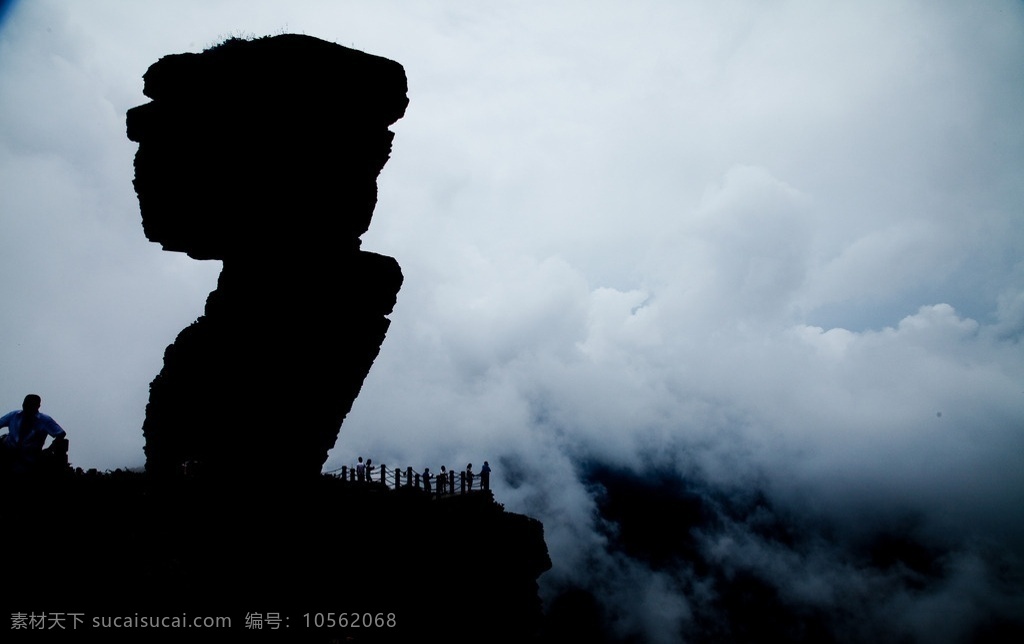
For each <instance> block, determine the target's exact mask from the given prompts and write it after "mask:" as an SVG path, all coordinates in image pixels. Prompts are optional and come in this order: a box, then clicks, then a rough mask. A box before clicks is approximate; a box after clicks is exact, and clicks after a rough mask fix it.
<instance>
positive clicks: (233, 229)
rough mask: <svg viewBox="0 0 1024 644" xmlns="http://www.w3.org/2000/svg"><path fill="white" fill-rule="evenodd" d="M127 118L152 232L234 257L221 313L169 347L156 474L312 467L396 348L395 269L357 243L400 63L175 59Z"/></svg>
mask: <svg viewBox="0 0 1024 644" xmlns="http://www.w3.org/2000/svg"><path fill="white" fill-rule="evenodd" d="M144 79H145V88H144V93H145V94H146V95H147V96H149V97H150V98H152V99H153V101H152V102H150V103H147V104H145V105H141V106H139V107H136V108H133V109H131V110H129V112H128V137H129V138H130V139H131V140H133V141H137V142H139V150H138V153H137V154H136V157H135V190H136V192H137V193H138V196H139V204H140V207H141V210H142V221H143V228H144V229H145V232H146V236H147V237H148V238H149V239H150V240H152V241H155V242H159V243H160V244H161V245H162V246H163V247H164V249H166V250H175V251H183V252H186V253H188V254H189V255H190V256H191V257H195V258H197V259H214V258H215V259H221V260H223V261H224V269H223V272H222V273H221V276H220V280H219V282H218V285H217V290H215V291H214V292H213V293H211V294H210V297H209V299H208V300H207V303H206V311H205V315H204V316H203V317H200V318H199V320H197V321H196V322H195V323H193V324H192V325H191V326H189V327H188V328H186V329H184V330H183V331H182V332H181V334H180V335H179V336H178V338H177V339H176V340H175V342H174V344H172V345H171V346H170V347H168V348H167V352H166V354H165V356H164V368H163V370H162V371H161V372H160V374H159V375H158V376H157V377H156V379H155V380H154V381H153V383H152V385H151V386H150V400H149V405H148V406H147V408H146V421H145V425H144V428H143V429H144V432H145V435H146V459H147V460H146V467H147V470H149V471H150V472H153V473H158V474H167V473H172V472H176V471H179V470H180V469H181V466H182V464H183V463H185V462H196V463H198V465H199V466H200V467H202V468H203V470H204V471H206V472H207V473H209V474H219V475H229V474H232V473H233V472H237V471H238V470H239V469H241V468H247V469H251V468H256V469H259V470H261V474H266V475H267V476H274V477H278V478H293V477H302V476H315V475H316V474H318V473H319V472H320V468H321V466H322V465H323V462H324V461H325V459H326V458H327V452H328V450H330V449H331V448H332V447H333V446H334V443H335V441H336V439H337V437H338V431H339V429H340V427H341V423H342V421H343V420H344V419H345V416H346V415H347V414H348V412H349V410H350V409H351V407H352V403H353V401H354V400H355V397H356V395H357V394H358V393H359V389H360V387H361V386H362V382H363V379H364V378H365V377H366V374H367V373H368V372H369V369H370V366H371V365H372V364H373V360H374V359H375V358H376V356H377V354H378V352H379V350H380V346H381V343H382V342H383V341H384V336H385V333H386V332H387V329H388V325H389V323H390V322H389V320H388V319H387V318H386V317H385V316H386V315H388V314H389V313H390V312H391V310H392V308H393V307H394V304H395V298H396V295H397V293H398V290H399V288H400V286H401V283H402V273H401V270H400V268H399V266H398V263H397V262H396V261H395V260H394V259H392V258H390V257H384V256H382V255H377V254H374V253H368V252H363V251H361V250H360V249H359V247H360V241H359V236H360V235H362V234H363V233H364V232H365V231H366V229H367V227H368V226H369V224H370V218H371V216H372V215H373V208H374V206H375V204H376V201H377V184H376V179H377V175H378V174H379V173H380V171H381V168H383V166H384V164H385V163H386V162H387V159H388V157H389V154H390V150H391V141H392V139H393V137H394V134H393V133H392V132H391V131H389V130H388V126H389V125H391V124H392V123H394V122H395V121H396V120H398V119H399V118H401V116H402V115H403V114H404V112H405V108H406V105H407V103H408V99H407V98H406V91H407V86H406V79H405V72H404V70H403V69H402V66H401V65H399V64H398V63H395V62H393V61H390V60H387V59H385V58H380V57H377V56H371V55H369V54H365V53H363V52H359V51H355V50H352V49H348V48H346V47H342V46H340V45H336V44H333V43H328V42H325V41H322V40H319V39H317V38H312V37H309V36H298V35H283V36H276V37H268V38H261V39H258V40H251V41H243V40H229V41H227V42H225V43H223V44H221V45H218V46H216V47H213V48H211V49H209V50H207V51H205V52H203V53H201V54H178V55H172V56H166V57H164V58H161V59H160V60H159V61H158V62H156V63H155V64H153V65H152V66H151V67H150V68H149V70H148V71H147V72H146V74H145V76H144Z"/></svg>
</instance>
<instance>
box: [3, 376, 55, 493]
mask: <svg viewBox="0 0 1024 644" xmlns="http://www.w3.org/2000/svg"><path fill="white" fill-rule="evenodd" d="M41 405H42V398H40V397H39V396H38V395H37V394H29V395H27V396H25V400H24V402H22V404H21V411H17V410H15V411H12V412H9V413H7V414H4V416H3V417H2V418H0V427H7V428H8V431H7V433H6V434H4V435H3V436H0V453H2V454H3V456H2V457H0V458H2V462H3V464H4V468H5V469H9V470H10V471H11V472H18V473H23V472H30V471H32V470H34V469H36V466H37V463H38V461H39V455H40V454H41V453H42V451H43V444H44V443H46V437H47V436H52V437H53V444H54V445H60V447H61V451H64V452H65V453H66V452H67V447H66V443H67V432H65V431H64V429H63V428H62V427H61V426H60V425H58V424H57V421H55V420H54V419H53V418H50V417H49V416H47V415H46V414H43V413H40V412H39V407H40V406H41ZM55 449H56V448H55Z"/></svg>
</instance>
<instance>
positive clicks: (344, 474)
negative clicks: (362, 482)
mask: <svg viewBox="0 0 1024 644" xmlns="http://www.w3.org/2000/svg"><path fill="white" fill-rule="evenodd" d="M341 480H342V481H347V480H348V465H342V466H341Z"/></svg>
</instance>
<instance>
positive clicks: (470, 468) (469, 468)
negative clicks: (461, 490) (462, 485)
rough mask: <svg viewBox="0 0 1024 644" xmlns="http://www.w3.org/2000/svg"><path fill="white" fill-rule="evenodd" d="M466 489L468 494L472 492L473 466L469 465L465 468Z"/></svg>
mask: <svg viewBox="0 0 1024 644" xmlns="http://www.w3.org/2000/svg"><path fill="white" fill-rule="evenodd" d="M466 489H467V490H469V491H470V492H472V491H473V464H472V463H470V464H469V465H467V466H466Z"/></svg>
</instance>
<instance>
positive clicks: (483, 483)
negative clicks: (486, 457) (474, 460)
mask: <svg viewBox="0 0 1024 644" xmlns="http://www.w3.org/2000/svg"><path fill="white" fill-rule="evenodd" d="M480 487H481V488H482V489H484V490H489V489H491V466H490V464H489V463H488V462H487V461H484V466H483V467H481V468H480Z"/></svg>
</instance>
